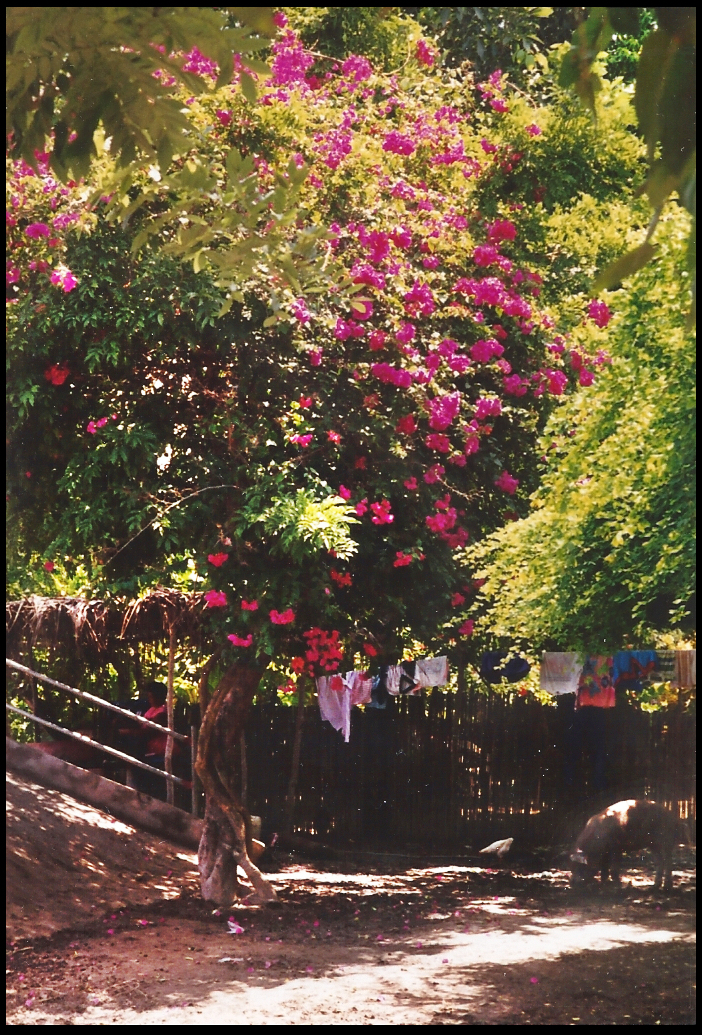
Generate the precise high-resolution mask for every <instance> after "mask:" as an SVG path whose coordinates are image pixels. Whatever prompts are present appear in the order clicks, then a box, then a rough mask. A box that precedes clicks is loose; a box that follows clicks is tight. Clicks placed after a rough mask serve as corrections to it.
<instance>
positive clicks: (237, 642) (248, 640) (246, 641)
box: [227, 633, 253, 647]
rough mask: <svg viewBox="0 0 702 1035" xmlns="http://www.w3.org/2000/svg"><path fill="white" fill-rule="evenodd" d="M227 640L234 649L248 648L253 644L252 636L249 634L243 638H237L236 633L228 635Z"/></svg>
mask: <svg viewBox="0 0 702 1035" xmlns="http://www.w3.org/2000/svg"><path fill="white" fill-rule="evenodd" d="M227 639H228V640H230V641H231V642H232V643H233V644H234V646H235V647H250V646H251V644H252V643H253V635H252V634H251V633H249V635H248V636H245V637H243V638H242V637H241V636H237V635H236V633H230V634H229V635H228V636H227Z"/></svg>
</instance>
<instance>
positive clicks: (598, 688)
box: [575, 654, 615, 708]
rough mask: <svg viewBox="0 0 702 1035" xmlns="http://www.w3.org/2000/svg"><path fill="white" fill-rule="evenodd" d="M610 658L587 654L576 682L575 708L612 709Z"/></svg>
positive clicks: (613, 700) (613, 698) (613, 701)
mask: <svg viewBox="0 0 702 1035" xmlns="http://www.w3.org/2000/svg"><path fill="white" fill-rule="evenodd" d="M614 703H615V695H614V684H613V683H612V658H611V657H604V656H602V655H599V654H588V655H587V657H586V658H585V664H584V666H583V671H582V673H581V675H580V679H579V681H578V696H577V698H576V701H575V706H576V708H614Z"/></svg>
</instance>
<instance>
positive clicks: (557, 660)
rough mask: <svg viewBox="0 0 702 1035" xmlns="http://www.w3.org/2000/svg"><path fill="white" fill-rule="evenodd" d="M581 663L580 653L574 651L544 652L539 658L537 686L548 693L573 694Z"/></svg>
mask: <svg viewBox="0 0 702 1035" xmlns="http://www.w3.org/2000/svg"><path fill="white" fill-rule="evenodd" d="M583 665H584V659H583V656H582V654H578V653H576V652H575V651H568V652H564V653H562V652H555V651H554V652H546V653H544V656H543V658H542V659H541V667H540V669H539V686H540V687H541V689H542V690H546V692H547V693H549V694H554V695H556V694H574V693H575V692H576V691H577V689H578V680H579V679H580V673H581V672H582V670H583Z"/></svg>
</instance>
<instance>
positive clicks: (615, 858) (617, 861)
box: [610, 852, 622, 885]
mask: <svg viewBox="0 0 702 1035" xmlns="http://www.w3.org/2000/svg"><path fill="white" fill-rule="evenodd" d="M610 865H611V870H612V882H613V883H614V884H617V885H618V884H620V883H621V880H620V876H619V874H620V872H621V868H622V853H621V852H612V856H611V864H610Z"/></svg>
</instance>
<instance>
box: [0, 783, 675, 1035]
mask: <svg viewBox="0 0 702 1035" xmlns="http://www.w3.org/2000/svg"><path fill="white" fill-rule="evenodd" d="M8 790H9V806H10V812H9V817H10V824H9V858H8V899H9V907H10V908H9V918H10V919H9V923H10V932H11V933H10V942H9V943H8V962H7V978H8V1021H9V1023H10V1024H13V1025H16V1024H77V1025H82V1024H98V1025H106V1024H179V1025H183V1024H206V1023H207V1024H209V1023H215V1024H224V1025H228V1024H242V1023H243V1024H279V1023H280V1022H284V1023H287V1024H329V1023H332V1024H571V1025H572V1024H656V1023H658V1024H694V1023H695V1014H694V972H693V967H694V923H695V892H694V869H693V867H692V866H691V865H687V866H685V867H682V868H678V869H676V870H675V873H674V877H675V882H676V888H675V890H674V891H673V892H672V893H671V894H669V895H665V896H663V895H657V894H653V893H651V891H650V890H649V885H650V882H651V873H650V869H649V870H648V871H646V872H642V871H641V870H640V869H638V870H637V869H632V870H630V871H628V872H627V874H626V876H625V886H624V887H623V889H622V890H621V891H614V890H613V889H605V890H602V889H597V891H596V892H594V893H591V894H590V895H588V896H582V895H581V896H576V895H575V893H573V892H572V891H571V890H570V889H569V887H568V885H567V874H565V873H564V872H562V871H558V870H550V871H546V872H542V873H513V872H510V871H509V870H490V869H485V868H477V867H475V868H468V867H462V866H443V867H429V868H426V867H423V868H417V869H409V870H403V871H402V872H395V873H378V872H363V873H348V872H347V873H344V872H334V869H335V867H329V866H327V868H326V869H322V868H321V867H319V868H318V867H311V866H302V865H300V864H299V863H296V862H295V861H294V860H292V859H291V858H290V857H289V856H282V855H281V856H280V857H279V859H278V860H277V864H278V870H277V872H274V873H269V878H270V879H271V881H272V882H273V884H274V886H275V887H276V890H277V892H278V894H279V901H278V902H277V903H273V904H272V905H270V906H265V907H253V906H250V907H246V906H236V907H233V908H232V909H230V910H220V911H213V910H212V908H211V907H210V906H207V905H206V904H205V903H203V902H202V901H201V900H200V899H199V898H198V897H197V890H196V889H197V873H196V869H195V857H194V855H191V854H189V853H188V852H187V851H183V850H180V849H178V848H176V847H174V846H172V845H168V844H165V843H163V842H159V841H158V840H157V839H156V838H153V837H152V836H151V835H148V834H143V833H140V832H137V831H135V830H134V829H133V828H129V827H127V825H126V824H121V823H118V822H115V821H114V820H113V819H112V818H111V817H109V816H107V815H106V814H105V813H100V812H99V810H95V809H92V808H90V807H89V806H83V805H79V804H78V803H76V802H75V801H74V800H73V799H71V798H68V797H67V796H65V795H61V794H59V793H58V792H54V791H47V790H46V789H45V788H39V787H37V786H36V785H29V784H27V783H26V781H22V780H20V779H18V778H16V777H12V781H11V782H10V783H9V785H8ZM64 799H65V800H64ZM42 828H43V829H42ZM688 862H691V859H690V860H688ZM232 932H233V933H232Z"/></svg>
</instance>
